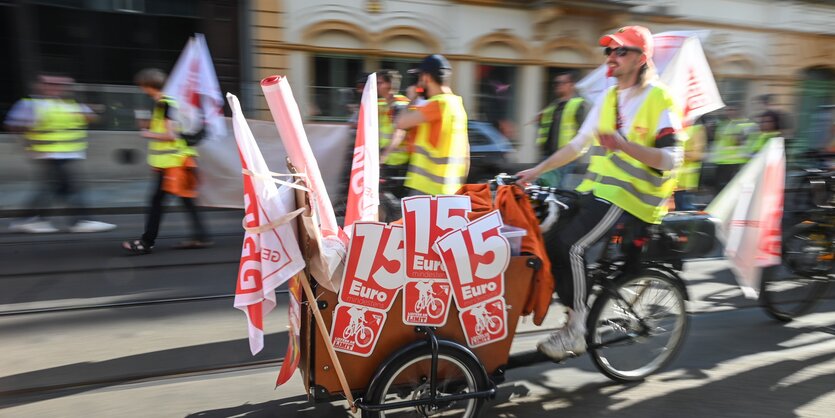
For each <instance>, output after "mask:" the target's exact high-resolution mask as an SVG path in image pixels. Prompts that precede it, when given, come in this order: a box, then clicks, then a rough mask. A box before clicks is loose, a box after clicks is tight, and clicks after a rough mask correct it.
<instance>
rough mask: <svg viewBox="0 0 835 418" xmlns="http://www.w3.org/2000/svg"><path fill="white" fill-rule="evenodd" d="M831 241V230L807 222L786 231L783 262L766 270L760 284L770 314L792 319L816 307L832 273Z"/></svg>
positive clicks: (763, 304) (761, 294) (762, 301)
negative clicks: (811, 225)
mask: <svg viewBox="0 0 835 418" xmlns="http://www.w3.org/2000/svg"><path fill="white" fill-rule="evenodd" d="M831 243H832V239H831V237H830V236H829V233H828V232H827V231H824V230H821V229H820V228H817V227H809V226H807V225H805V224H801V225H796V226H794V227H792V228H791V229H790V230H789V231H788V232H787V233H786V234H785V236H784V238H783V260H782V263H781V264H780V265H778V266H772V267H768V268H766V269H765V270H763V275H762V281H761V283H760V304H761V305H762V307H763V308H764V309H765V311H766V313H768V315H769V316H771V317H772V318H774V319H776V320H778V321H782V322H790V321H792V320H793V319H794V318H797V317H798V316H800V315H803V314H805V313H807V312H809V311H810V310H811V309H812V307H813V306H815V303H816V302H817V300H818V298H819V297H820V295H822V294H823V293H824V292H825V291H826V287H827V285H828V281H829V279H828V276H829V275H830V274H831V273H832V268H833V263H832V248H831V245H832V244H831Z"/></svg>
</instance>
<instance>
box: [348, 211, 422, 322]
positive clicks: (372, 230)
mask: <svg viewBox="0 0 835 418" xmlns="http://www.w3.org/2000/svg"><path fill="white" fill-rule="evenodd" d="M353 226H354V233H353V236H352V237H351V242H350V243H349V245H348V260H347V262H346V263H345V274H344V276H343V277H342V286H341V288H340V291H339V301H340V302H341V303H350V304H353V305H358V306H365V307H369V308H372V309H378V310H381V311H388V310H389V309H391V305H392V304H393V303H394V299H395V297H396V296H397V292H399V291H400V288H401V287H403V284H404V283H405V282H406V277H405V276H404V274H403V226H401V225H390V226H387V225H386V224H384V223H380V222H356V223H354V225H353Z"/></svg>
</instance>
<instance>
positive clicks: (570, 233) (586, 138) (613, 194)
mask: <svg viewBox="0 0 835 418" xmlns="http://www.w3.org/2000/svg"><path fill="white" fill-rule="evenodd" d="M599 43H600V46H602V47H604V48H605V49H604V55H605V56H606V66H607V68H608V75H609V76H610V77H615V78H616V79H617V83H616V85H614V86H612V87H610V88H609V89H607V90H606V91H605V92H603V94H602V95H601V97H600V98H599V99H598V100H596V101H595V104H594V107H593V108H592V110H591V111H590V112H589V115H588V116H587V117H586V120H585V122H584V123H583V125H582V127H581V128H580V131H579V132H578V133H577V135H576V136H575V137H574V138H573V139H572V140H571V141H570V142H569V143H568V144H566V145H565V146H564V147H562V148H560V149H559V150H557V152H555V153H554V154H553V155H551V156H550V157H549V158H548V159H546V160H545V161H543V162H541V163H539V164H538V165H537V166H535V167H534V168H531V169H528V170H524V171H521V172H519V173H518V174H517V175H518V176H519V177H520V180H519V181H520V182H521V183H526V182H531V181H533V180H534V179H536V178H537V177H539V176H540V175H542V174H543V173H546V172H548V171H550V170H553V169H555V168H558V167H562V166H564V165H566V164H568V163H569V162H571V161H574V160H575V159H576V158H577V157H579V156H580V154H581V153H582V152H583V150H586V149H588V148H589V145H591V144H592V142H593V141H597V142H596V145H597V146H599V147H602V148H603V151H605V152H604V153H602V154H601V158H598V159H596V160H593V161H591V162H590V164H589V168H588V169H589V170H590V171H591V172H592V173H594V177H593V178H592V179H591V180H589V181H588V182H587V186H588V191H589V193H587V194H584V195H582V197H580V202H579V205H580V207H582V210H581V211H580V212H578V213H577V215H575V216H574V217H573V218H571V219H570V220H569V221H568V223H567V224H566V225H565V226H564V227H561V228H559V230H556V229H551V230H550V231H547V232H546V233H545V237H544V238H545V245H546V249H547V252H548V256H549V258H550V259H551V262H552V272H553V273H554V277H556V278H557V280H556V289H557V293H558V294H559V296H560V299H561V300H562V301H563V303H564V304H566V305H567V306H568V308H569V315H568V317H569V319H568V324H567V325H566V326H565V327H564V328H562V329H560V330H558V331H557V332H555V333H553V334H551V335H550V336H549V337H548V338H546V339H545V340H543V341H540V342H539V344H538V345H537V348H538V349H539V350H540V351H541V352H543V353H544V354H546V355H547V356H549V357H551V358H552V359H554V360H557V361H560V360H563V359H565V358H567V357H571V356H576V355H579V354H582V353H585V351H586V342H585V341H586V340H585V333H586V317H587V315H588V313H587V311H588V305H587V294H586V292H587V289H588V283H587V278H586V265H585V262H586V260H585V252H586V249H588V248H589V247H590V246H592V245H594V244H595V243H597V242H599V241H600V240H602V239H605V238H606V237H608V236H609V232H610V231H611V230H612V229H613V227H614V226H615V225H616V224H623V225H624V226H625V228H626V230H627V231H629V233H630V234H633V233H634V234H641V232H642V231H643V230H644V229H645V228H646V227H647V226H649V225H651V224H659V223H661V218H662V217H663V216H664V215H665V214H666V212H667V202H668V200H669V199H670V197H671V195H672V194H673V189H674V188H675V178H674V175H673V173H674V170H675V169H676V168H677V167H678V166H680V165H681V161H682V160H683V147H682V141H681V139H680V138H679V132H680V131H681V121H680V116H679V114H678V112H677V111H676V110H675V106H674V104H673V100H672V98H671V97H670V94H669V92H668V91H667V89H666V88H665V87H664V86H662V85H661V84H659V83H657V82H656V79H657V77H656V75H655V68H654V65H653V63H652V54H653V39H652V34H651V33H650V31H649V30H648V29H647V28H644V27H641V26H627V27H624V28H621V29H619V30H617V31H616V32H615V33H613V34H610V35H606V36H604V37H602V38H600V41H599ZM624 242H625V243H628V244H625V246H624V247H623V248H622V250H623V251H624V252H625V254H626V255H627V257H628V259H630V260H631V259H633V258H634V257H635V256H636V255H637V253H638V251H639V250H640V249H638V248H635V247H634V246H632V245H631V242H632V241H631V240H628V239H626V240H624ZM627 245H628V246H627ZM566 272H570V274H571V277H565V274H566Z"/></svg>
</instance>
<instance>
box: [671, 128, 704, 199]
mask: <svg viewBox="0 0 835 418" xmlns="http://www.w3.org/2000/svg"><path fill="white" fill-rule="evenodd" d="M704 130H705V127H704V125H690V126H688V127H686V128H684V132H685V133H686V134H687V136H688V138H689V139H688V140H687V142H685V143H684V163H683V164H682V165H681V167H680V168H679V169H678V171H677V172H676V181H677V183H678V188H679V189H683V190H695V189H697V188H698V187H699V173H700V171H701V170H702V160H690V159H688V158H687V154H688V153H689V152H692V151H693V150H694V149H695V147H696V141H694V140H693V138H694V137H695V136H696V135H699V134H700V132H703V131H704Z"/></svg>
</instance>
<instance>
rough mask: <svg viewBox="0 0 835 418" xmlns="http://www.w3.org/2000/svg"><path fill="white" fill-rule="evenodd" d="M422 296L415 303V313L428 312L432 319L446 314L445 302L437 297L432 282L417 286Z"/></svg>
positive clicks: (421, 282)
mask: <svg viewBox="0 0 835 418" xmlns="http://www.w3.org/2000/svg"><path fill="white" fill-rule="evenodd" d="M415 288H417V290H418V292H420V296H419V297H418V300H417V303H415V312H418V313H420V312H423V311H426V314H427V315H429V317H430V318H439V317H440V316H441V314H443V313H444V301H443V300H441V299H440V298H436V297H435V292H434V291H432V282H431V281H420V282H418V283H417V284H416V285H415Z"/></svg>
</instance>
